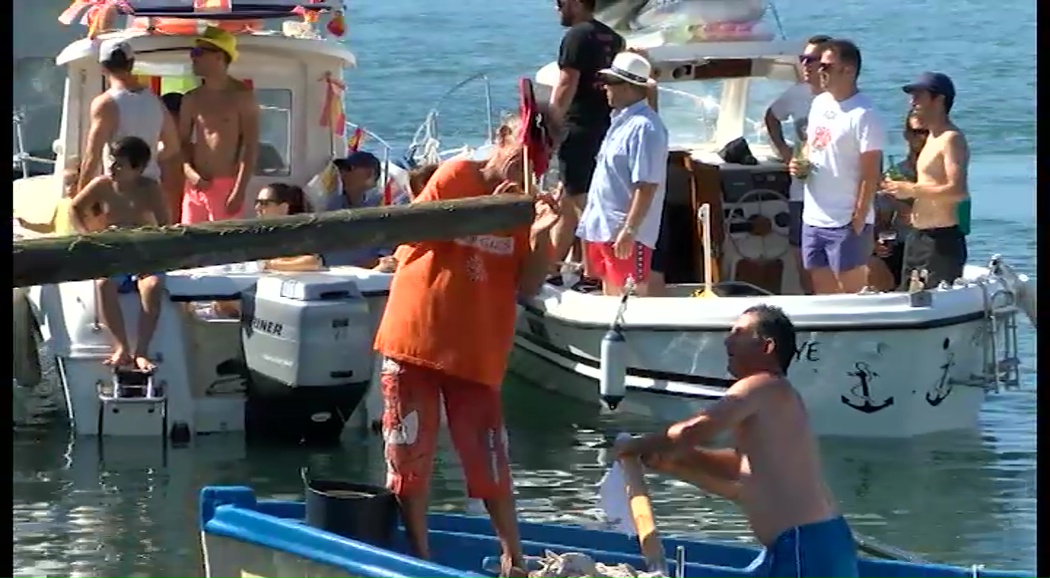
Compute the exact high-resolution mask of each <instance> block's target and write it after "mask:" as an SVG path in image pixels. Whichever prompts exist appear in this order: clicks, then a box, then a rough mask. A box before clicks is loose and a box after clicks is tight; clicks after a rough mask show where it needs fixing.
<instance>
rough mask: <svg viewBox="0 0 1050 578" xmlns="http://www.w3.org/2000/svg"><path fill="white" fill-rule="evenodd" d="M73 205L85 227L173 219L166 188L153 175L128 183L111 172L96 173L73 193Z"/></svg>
mask: <svg viewBox="0 0 1050 578" xmlns="http://www.w3.org/2000/svg"><path fill="white" fill-rule="evenodd" d="M72 209H73V212H74V218H75V221H74V222H75V223H79V224H80V225H81V228H82V230H85V231H94V230H98V229H99V228H110V227H116V228H135V227H145V226H150V225H166V224H168V223H169V220H170V217H169V211H168V205H167V203H166V200H165V196H164V192H163V191H162V190H161V187H160V184H159V183H157V181H155V180H153V179H151V178H149V177H138V178H137V179H136V180H135V181H134V182H133V183H124V184H121V183H118V182H117V181H115V180H113V178H111V177H109V176H107V175H102V176H99V177H95V179H94V180H92V181H91V182H90V183H88V185H87V186H86V187H84V188H83V189H82V190H81V191H80V192H79V193H77V195H76V196H74V197H73V202H72ZM89 221H90V224H89Z"/></svg>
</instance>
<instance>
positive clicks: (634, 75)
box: [598, 52, 656, 86]
mask: <svg viewBox="0 0 1050 578" xmlns="http://www.w3.org/2000/svg"><path fill="white" fill-rule="evenodd" d="M652 72H653V66H652V65H651V64H649V61H648V60H646V59H645V57H644V56H642V55H640V54H635V53H634V52H621V53H619V54H617V55H616V57H615V58H613V61H612V66H610V67H609V68H603V69H601V70H599V71H598V74H602V75H606V76H615V77H616V78H619V79H620V80H622V81H624V82H629V83H631V84H634V85H636V86H653V85H654V84H656V81H655V80H653V79H651V78H649V75H650V74H652Z"/></svg>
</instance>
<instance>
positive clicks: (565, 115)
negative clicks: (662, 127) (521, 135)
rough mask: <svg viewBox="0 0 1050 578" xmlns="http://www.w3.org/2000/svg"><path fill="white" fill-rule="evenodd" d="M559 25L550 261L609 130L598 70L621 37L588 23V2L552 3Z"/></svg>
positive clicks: (563, 244)
mask: <svg viewBox="0 0 1050 578" xmlns="http://www.w3.org/2000/svg"><path fill="white" fill-rule="evenodd" d="M557 2H558V13H559V15H560V16H561V25H562V26H565V27H566V28H568V29H569V30H568V31H567V32H566V33H565V36H564V37H562V40H561V48H560V49H559V50H558V68H560V69H561V74H560V75H559V77H558V82H557V84H556V85H555V86H554V90H553V91H552V92H551V108H552V109H553V112H554V115H555V117H556V119H557V120H559V121H560V123H559V124H560V125H561V127H562V129H563V131H564V132H563V134H564V135H565V139H564V140H563V141H562V143H561V146H559V147H558V172H559V173H560V175H561V184H562V188H563V189H564V193H565V194H563V195H562V218H561V221H560V222H559V223H558V224H557V225H555V228H554V230H553V233H552V235H553V242H554V257H555V261H559V262H560V261H564V260H565V258H566V256H567V255H568V253H569V249H570V248H571V247H572V246H573V241H574V239H575V234H576V225H577V223H578V221H579V213H580V211H582V210H583V207H584V206H585V204H586V195H587V189H588V188H589V187H590V186H591V175H592V174H593V173H594V166H595V158H596V157H597V156H598V149H599V148H600V147H601V144H602V139H604V138H605V131H606V130H608V128H609V114H610V113H611V109H610V108H609V102H608V100H607V99H606V96H605V91H604V89H603V85H602V81H601V78H600V77H599V75H598V71H599V70H601V69H603V68H608V67H609V66H610V65H611V64H612V60H613V57H614V56H616V54H617V53H619V52H621V51H623V49H624V40H623V37H622V36H620V35H619V34H617V33H616V32H615V31H613V29H611V28H609V27H608V26H606V25H605V24H602V23H601V22H599V21H597V20H595V19H594V0H557Z"/></svg>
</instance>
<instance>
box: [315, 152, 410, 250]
mask: <svg viewBox="0 0 1050 578" xmlns="http://www.w3.org/2000/svg"><path fill="white" fill-rule="evenodd" d="M332 164H333V165H335V168H336V170H338V171H339V179H338V181H337V185H338V191H337V192H336V193H335V194H332V195H329V196H328V197H327V201H326V203H327V204H326V205H325V206H324V210H325V211H338V210H341V209H360V208H363V207H379V206H381V205H382V204H383V192H382V191H381V190H380V187H379V176H380V174H381V173H382V165H381V163H380V162H379V159H378V158H376V156H375V155H374V154H372V153H370V152H367V151H353V152H351V153H350V154H349V155H347V156H346V158H342V159H336V160H334V161H332ZM391 193H392V195H391V199H390V202H391V204H395V205H403V204H407V203H408V202H409V198H408V195H407V194H406V193H405V191H403V190H402V189H401V188H400V187H397V186H393V188H392V190H391ZM391 254H393V249H392V248H390V247H361V248H358V249H348V250H345V251H329V252H328V253H325V254H324V255H322V256H321V259H322V260H323V261H324V264H325V266H326V267H337V266H352V267H366V268H372V267H375V266H376V265H377V264H379V263H380V262H381V261H383V260H384V258H387V257H390V255H391Z"/></svg>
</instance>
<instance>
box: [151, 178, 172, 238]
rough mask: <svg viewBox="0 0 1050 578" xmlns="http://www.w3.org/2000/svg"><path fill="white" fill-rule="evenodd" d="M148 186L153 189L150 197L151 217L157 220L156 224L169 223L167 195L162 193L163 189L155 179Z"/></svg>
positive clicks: (161, 225) (169, 214)
mask: <svg viewBox="0 0 1050 578" xmlns="http://www.w3.org/2000/svg"><path fill="white" fill-rule="evenodd" d="M150 188H151V189H153V191H152V194H151V195H150V198H151V199H153V218H154V219H155V220H156V221H157V226H158V227H163V226H165V225H170V224H171V211H170V210H168V197H167V195H165V194H164V189H163V188H162V187H161V186H160V183H158V182H157V181H153V184H151V185H150Z"/></svg>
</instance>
